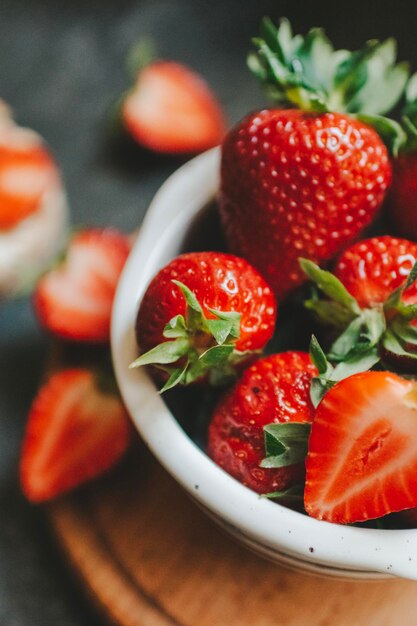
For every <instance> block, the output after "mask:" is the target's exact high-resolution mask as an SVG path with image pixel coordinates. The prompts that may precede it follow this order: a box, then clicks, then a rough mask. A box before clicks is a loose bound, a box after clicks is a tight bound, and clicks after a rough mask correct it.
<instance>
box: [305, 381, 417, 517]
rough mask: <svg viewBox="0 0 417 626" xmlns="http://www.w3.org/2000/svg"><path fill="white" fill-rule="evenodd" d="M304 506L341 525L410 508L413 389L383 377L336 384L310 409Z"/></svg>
mask: <svg viewBox="0 0 417 626" xmlns="http://www.w3.org/2000/svg"><path fill="white" fill-rule="evenodd" d="M306 472H307V473H306V484H305V493H304V504H305V509H306V511H307V513H308V514H309V515H311V516H313V517H316V518H317V519H323V520H327V521H329V522H338V523H342V524H346V523H351V522H361V521H366V520H368V519H375V518H378V517H382V516H384V515H386V514H388V513H392V512H395V511H401V510H403V509H407V508H411V507H415V506H416V505H417V386H416V383H415V382H413V381H411V380H405V379H404V378H400V377H399V376H397V375H396V374H392V373H390V372H364V373H360V374H356V375H354V376H351V377H349V378H346V379H344V380H342V381H341V382H339V383H338V384H336V385H335V386H334V387H333V388H332V389H330V391H328V392H327V394H326V395H325V396H324V398H323V400H322V401H321V403H320V404H319V406H318V407H317V409H316V413H315V415H314V420H313V424H312V428H311V435H310V440H309V446H308V456H307V460H306Z"/></svg>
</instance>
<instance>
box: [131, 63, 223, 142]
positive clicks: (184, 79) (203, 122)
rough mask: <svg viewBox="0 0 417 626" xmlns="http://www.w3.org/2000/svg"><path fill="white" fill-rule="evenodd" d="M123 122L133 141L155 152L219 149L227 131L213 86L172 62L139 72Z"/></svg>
mask: <svg viewBox="0 0 417 626" xmlns="http://www.w3.org/2000/svg"><path fill="white" fill-rule="evenodd" d="M122 119H123V123H124V126H125V127H126V129H127V130H128V132H129V133H130V134H131V135H132V137H133V138H134V139H135V140H136V141H137V142H138V143H140V144H141V145H142V146H144V147H145V148H149V149H150V150H154V151H155V152H166V153H192V152H202V151H203V150H207V149H208V148H212V147H213V146H216V145H217V144H219V143H220V142H221V140H222V139H223V136H224V134H225V130H226V127H225V121H224V117H223V113H222V111H221V108H220V105H219V103H218V102H217V100H216V98H215V97H214V95H213V93H212V92H211V90H210V88H209V87H208V85H207V83H206V82H205V81H204V80H203V79H202V78H201V77H200V76H199V75H198V74H197V73H196V72H193V71H192V70H191V69H189V68H187V67H185V66H184V65H181V64H180V63H174V62H172V61H155V62H153V63H151V64H150V65H148V66H147V67H145V68H144V69H142V70H141V71H140V72H139V74H138V76H137V79H136V83H135V85H134V86H133V88H132V89H131V91H130V92H129V93H128V95H127V97H126V98H125V100H124V102H123V105H122Z"/></svg>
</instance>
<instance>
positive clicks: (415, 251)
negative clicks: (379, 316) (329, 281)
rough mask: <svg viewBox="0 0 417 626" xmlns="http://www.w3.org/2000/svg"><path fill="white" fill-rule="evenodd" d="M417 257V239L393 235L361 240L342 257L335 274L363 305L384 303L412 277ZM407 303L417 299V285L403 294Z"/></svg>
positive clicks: (416, 301)
mask: <svg viewBox="0 0 417 626" xmlns="http://www.w3.org/2000/svg"><path fill="white" fill-rule="evenodd" d="M416 261H417V243H415V242H413V241H408V240H407V239H399V238H398V237H392V236H391V235H385V236H382V237H372V238H371V239H364V240H362V241H358V242H357V243H355V244H354V245H353V246H350V247H349V248H348V249H347V250H345V252H344V253H343V254H342V255H341V256H340V257H339V259H338V260H337V263H336V266H335V270H334V273H335V276H337V278H338V279H339V280H340V281H341V282H342V283H343V285H344V286H345V287H346V289H347V290H348V291H349V293H350V294H351V295H352V296H353V297H354V298H356V300H357V301H358V303H359V305H360V306H361V307H371V306H377V305H381V304H384V302H385V300H387V298H388V296H389V295H390V294H391V293H392V292H393V291H394V290H395V289H397V288H398V287H400V286H401V285H402V284H403V283H404V281H405V280H406V279H407V278H408V276H409V274H410V272H411V270H412V269H413V267H414V265H415V263H416ZM402 301H403V302H405V303H407V304H412V303H417V285H416V283H413V284H412V285H411V286H410V287H409V288H408V289H407V290H406V291H405V292H404V293H403V295H402Z"/></svg>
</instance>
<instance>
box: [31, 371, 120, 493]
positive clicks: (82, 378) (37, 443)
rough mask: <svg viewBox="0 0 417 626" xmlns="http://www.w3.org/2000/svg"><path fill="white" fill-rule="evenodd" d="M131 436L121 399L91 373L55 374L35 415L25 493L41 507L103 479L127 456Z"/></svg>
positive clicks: (36, 404) (36, 405)
mask: <svg viewBox="0 0 417 626" xmlns="http://www.w3.org/2000/svg"><path fill="white" fill-rule="evenodd" d="M130 433H131V431H130V426H129V420H128V417H127V414H126V411H125V409H124V407H123V405H122V404H121V402H120V400H119V399H118V398H116V397H115V396H113V395H111V394H109V393H105V392H102V391H100V390H99V389H98V388H97V386H96V382H95V378H94V374H93V373H92V372H91V371H89V370H85V369H70V370H65V371H62V372H59V373H57V374H54V375H53V376H52V377H51V378H50V380H49V381H48V382H47V383H46V384H45V385H44V386H43V387H42V388H41V390H40V391H39V393H38V395H37V397H36V399H35V401H34V403H33V405H32V408H31V411H30V414H29V420H28V425H27V431H26V436H25V441H24V444H23V450H22V457H21V466H20V470H21V474H20V475H21V484H22V489H23V492H24V493H25V495H26V497H27V498H28V499H29V500H31V501H32V502H41V501H43V500H48V499H51V498H54V497H56V496H57V495H60V494H61V493H64V492H66V491H68V490H70V489H73V488H74V487H76V486H78V485H79V484H81V483H83V482H85V481H86V480H90V479H92V478H94V477H96V476H98V475H99V474H101V473H102V472H104V471H106V470H107V469H109V468H110V467H111V466H112V465H113V464H114V463H115V462H116V461H117V460H118V459H119V458H120V457H121V456H122V454H123V453H124V452H125V450H126V448H127V445H128V443H129V440H130Z"/></svg>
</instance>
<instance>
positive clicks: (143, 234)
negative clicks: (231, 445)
mask: <svg viewBox="0 0 417 626" xmlns="http://www.w3.org/2000/svg"><path fill="white" fill-rule="evenodd" d="M218 171H219V151H218V149H214V150H211V151H209V152H207V153H205V154H203V155H201V156H199V157H197V158H195V159H193V160H192V161H189V162H188V163H187V164H186V165H184V166H183V167H181V168H180V169H179V170H178V171H177V172H176V173H175V174H173V175H172V176H171V177H170V178H169V179H168V180H167V182H166V183H165V184H164V185H163V186H162V187H161V189H160V190H159V192H158V193H157V194H156V196H155V198H154V200H153V202H152V204H151V206H150V207H149V211H148V213H147V216H146V219H145V221H144V223H143V226H142V228H141V231H140V235H139V238H138V240H137V242H136V244H135V246H134V248H133V250H132V253H131V255H130V257H129V260H128V262H127V264H126V266H125V269H124V271H123V275H122V277H121V280H120V284H119V287H118V290H117V294H116V299H115V304H114V311H113V322H112V351H113V359H114V366H115V371H116V376H117V380H118V383H119V386H120V390H121V393H122V396H123V398H124V401H125V403H126V406H127V408H128V410H129V412H130V414H131V416H132V418H133V421H134V423H135V425H136V426H137V428H138V430H139V432H140V434H141V435H142V437H143V438H144V440H145V441H146V443H147V444H148V446H149V447H150V449H151V450H152V451H153V452H154V454H155V455H156V457H157V458H158V459H159V461H160V462H161V463H162V465H163V466H164V467H165V468H166V469H167V470H168V472H169V473H170V474H171V475H172V476H173V477H174V478H175V479H176V480H177V481H178V482H179V483H180V484H181V485H182V486H183V487H184V489H186V491H188V493H189V494H190V495H191V496H192V497H193V498H194V499H195V500H196V501H197V502H198V503H199V504H200V505H201V506H202V507H203V508H204V509H205V510H206V512H207V513H208V514H209V515H210V516H212V517H213V518H214V519H215V520H216V521H217V522H218V523H219V524H221V526H223V527H224V528H226V529H227V530H228V531H229V532H230V533H231V534H232V535H234V536H235V537H236V538H238V539H239V540H240V541H241V542H243V543H245V544H246V545H248V546H249V547H251V548H252V549H254V550H255V551H257V552H258V553H260V554H262V555H263V556H265V557H267V558H269V559H272V560H274V561H277V562H280V563H285V564H287V565H289V566H292V567H298V568H301V569H304V570H309V571H312V572H316V573H321V574H327V575H331V576H338V577H347V578H362V579H380V578H386V577H389V576H391V575H397V576H402V577H406V578H412V579H415V580H417V530H373V529H365V528H356V527H347V526H340V525H337V524H329V523H327V522H320V521H317V520H315V519H312V518H309V517H307V516H305V515H302V514H300V513H297V512H294V511H292V510H290V509H287V508H285V507H283V506H281V505H279V504H276V503H273V502H270V501H268V500H266V499H263V498H260V497H259V496H258V495H257V494H256V493H254V492H253V491H251V490H249V489H248V488H246V487H244V486H243V485H241V484H240V483H239V482H238V481H236V480H235V479H233V478H232V477H231V476H229V475H228V474H227V473H226V472H224V471H223V470H222V469H220V468H219V467H218V466H217V465H216V464H215V463H214V462H213V461H211V459H209V457H208V456H206V454H204V452H203V451H202V450H201V449H200V448H198V447H197V446H196V445H195V443H194V442H193V441H192V440H191V439H190V438H189V437H188V436H187V435H186V433H185V432H184V430H183V429H182V428H181V427H180V425H179V424H178V422H177V420H176V419H175V417H174V416H173V415H172V413H171V412H170V410H169V409H168V407H167V406H166V404H165V402H164V399H163V397H161V396H160V395H159V394H158V393H157V390H156V387H155V385H154V384H153V382H152V380H151V379H150V378H149V376H148V375H147V373H146V371H145V370H144V369H143V368H142V369H139V370H129V369H128V366H129V363H131V362H132V361H133V360H134V358H135V357H136V356H137V347H136V342H135V335H134V323H135V318H136V313H137V310H138V306H139V302H140V300H141V298H142V295H143V293H144V291H145V289H146V287H147V285H148V283H149V281H150V280H151V278H152V277H153V276H154V275H155V273H156V272H157V271H158V270H159V269H160V268H161V267H162V266H164V265H166V263H167V262H169V261H170V260H171V259H172V258H173V257H174V256H176V255H177V254H178V253H179V252H180V251H181V248H182V245H183V242H184V237H185V234H186V232H187V229H188V227H189V226H190V224H191V222H192V221H193V220H194V219H195V217H196V216H197V215H198V213H199V212H200V211H201V209H202V208H203V207H204V206H205V205H207V203H208V202H210V201H211V200H212V199H213V198H214V197H215V195H216V192H217V189H218V182H219V181H218Z"/></svg>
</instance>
